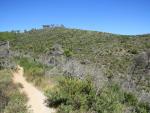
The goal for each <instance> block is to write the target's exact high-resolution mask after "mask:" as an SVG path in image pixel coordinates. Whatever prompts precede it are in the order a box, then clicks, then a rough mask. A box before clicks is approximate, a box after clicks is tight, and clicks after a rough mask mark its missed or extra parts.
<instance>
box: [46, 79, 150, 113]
mask: <svg viewBox="0 0 150 113" xmlns="http://www.w3.org/2000/svg"><path fill="white" fill-rule="evenodd" d="M46 95H47V96H48V98H49V100H48V103H49V106H51V107H58V113H123V112H127V111H128V110H129V111H130V112H132V113H149V111H150V107H149V106H148V104H146V103H141V102H139V101H138V99H137V98H136V97H135V96H134V95H133V94H131V93H126V92H124V91H122V90H121V89H120V87H119V86H118V85H116V84H108V85H107V86H105V87H104V88H102V89H101V90H99V91H98V90H96V89H95V87H94V85H93V83H92V81H91V79H89V77H87V78H86V79H85V80H80V79H78V78H73V77H65V78H63V79H59V84H58V85H57V86H56V87H55V90H47V91H46ZM129 111H128V112H129Z"/></svg>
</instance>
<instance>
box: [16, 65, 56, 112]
mask: <svg viewBox="0 0 150 113" xmlns="http://www.w3.org/2000/svg"><path fill="white" fill-rule="evenodd" d="M23 74H24V71H23V68H22V67H20V66H18V70H17V71H16V72H13V82H14V83H20V84H22V86H23V88H21V89H20V91H21V92H24V93H25V94H26V95H27V97H28V103H27V105H28V106H29V107H30V109H31V110H30V111H31V113H55V110H54V109H51V108H48V107H47V106H46V105H45V103H44V101H45V100H46V97H45V96H44V94H43V93H42V92H41V91H40V90H38V89H37V88H35V86H33V85H32V84H31V83H28V82H27V81H26V79H25V78H24V76H23Z"/></svg>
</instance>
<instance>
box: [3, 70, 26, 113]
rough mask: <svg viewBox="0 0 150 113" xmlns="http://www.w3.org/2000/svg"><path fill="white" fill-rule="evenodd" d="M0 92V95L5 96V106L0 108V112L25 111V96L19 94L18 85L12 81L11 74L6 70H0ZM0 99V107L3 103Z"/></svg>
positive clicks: (20, 112) (19, 112) (15, 112)
mask: <svg viewBox="0 0 150 113" xmlns="http://www.w3.org/2000/svg"><path fill="white" fill-rule="evenodd" d="M0 92H1V94H2V95H0V96H1V97H5V98H7V100H6V101H5V102H4V101H3V103H5V106H3V108H1V109H0V112H2V113H3V112H4V113H27V106H26V102H27V98H26V96H25V95H24V94H21V93H20V92H19V90H18V86H17V85H16V84H13V83H12V80H11V74H10V73H9V72H8V70H1V71H0ZM1 102H2V101H1V100H0V107H1V105H2V104H3V103H1Z"/></svg>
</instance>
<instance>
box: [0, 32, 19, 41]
mask: <svg viewBox="0 0 150 113" xmlns="http://www.w3.org/2000/svg"><path fill="white" fill-rule="evenodd" d="M16 38H17V37H16V34H15V33H11V32H0V40H1V41H8V40H10V41H12V40H15V39H16Z"/></svg>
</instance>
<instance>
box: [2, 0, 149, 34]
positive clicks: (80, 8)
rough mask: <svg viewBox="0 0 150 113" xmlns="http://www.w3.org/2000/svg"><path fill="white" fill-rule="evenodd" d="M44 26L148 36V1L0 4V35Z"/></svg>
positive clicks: (7, 0)
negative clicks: (61, 26)
mask: <svg viewBox="0 0 150 113" xmlns="http://www.w3.org/2000/svg"><path fill="white" fill-rule="evenodd" d="M43 24H64V25H65V26H66V27H70V28H80V29H87V30H96V31H104V32H111V33H117V34H144V33H150V0H0V31H6V30H9V31H10V30H12V29H14V30H18V29H20V30H24V29H31V28H39V27H41V25H43Z"/></svg>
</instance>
